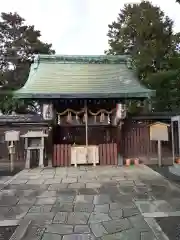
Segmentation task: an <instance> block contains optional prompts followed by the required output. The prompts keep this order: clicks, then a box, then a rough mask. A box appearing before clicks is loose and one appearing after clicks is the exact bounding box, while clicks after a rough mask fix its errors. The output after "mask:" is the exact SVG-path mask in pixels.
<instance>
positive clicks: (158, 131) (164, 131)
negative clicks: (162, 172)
mask: <svg viewBox="0 0 180 240" xmlns="http://www.w3.org/2000/svg"><path fill="white" fill-rule="evenodd" d="M169 126H170V125H169V124H166V123H162V122H155V123H153V124H151V125H150V140H151V141H157V143H158V165H159V167H160V166H162V146H161V142H162V141H169V136H168V127H169Z"/></svg>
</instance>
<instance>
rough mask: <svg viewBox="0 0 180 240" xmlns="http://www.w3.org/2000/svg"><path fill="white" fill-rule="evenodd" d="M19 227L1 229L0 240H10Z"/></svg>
mask: <svg viewBox="0 0 180 240" xmlns="http://www.w3.org/2000/svg"><path fill="white" fill-rule="evenodd" d="M16 228H17V226H5V227H4V226H3V227H0V240H9V239H10V238H11V236H12V235H13V233H14V232H15V230H16Z"/></svg>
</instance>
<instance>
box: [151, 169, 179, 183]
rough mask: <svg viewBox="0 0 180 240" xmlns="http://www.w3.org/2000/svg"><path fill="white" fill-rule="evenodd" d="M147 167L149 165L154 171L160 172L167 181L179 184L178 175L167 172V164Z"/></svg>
mask: <svg viewBox="0 0 180 240" xmlns="http://www.w3.org/2000/svg"><path fill="white" fill-rule="evenodd" d="M148 167H150V168H151V169H153V170H154V171H156V172H158V173H160V174H161V175H162V176H164V177H165V178H167V179H168V180H169V181H171V182H175V183H176V184H179V185H180V176H177V175H174V174H172V173H171V172H169V167H168V166H162V167H159V166H157V165H152V166H148Z"/></svg>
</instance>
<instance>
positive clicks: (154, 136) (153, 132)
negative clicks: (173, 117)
mask: <svg viewBox="0 0 180 240" xmlns="http://www.w3.org/2000/svg"><path fill="white" fill-rule="evenodd" d="M169 126H170V125H169V124H166V123H161V122H156V123H153V124H151V125H150V140H152V141H169V136H168V127H169Z"/></svg>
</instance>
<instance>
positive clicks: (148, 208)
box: [0, 165, 180, 240]
mask: <svg viewBox="0 0 180 240" xmlns="http://www.w3.org/2000/svg"><path fill="white" fill-rule="evenodd" d="M0 189H1V191H0V226H13V225H14V226H15V225H18V227H17V228H16V231H15V232H14V234H13V235H12V237H11V240H21V239H23V240H40V239H41V240H48V239H50V240H59V239H61V240H94V239H98V240H119V239H123V240H144V239H146V240H158V239H159V240H165V239H166V240H167V239H168V238H167V236H166V235H165V234H164V233H163V232H162V230H161V228H160V227H159V225H158V224H157V222H156V221H155V218H156V217H164V216H180V204H179V198H180V190H179V188H178V187H177V186H175V185H173V184H171V183H170V182H169V181H167V180H166V179H164V178H163V177H162V176H161V175H159V174H158V173H156V172H154V171H153V170H152V169H150V168H148V167H146V166H144V165H141V166H139V167H111V166H97V167H80V168H74V167H70V168H56V169H55V168H52V169H38V168H37V169H33V170H23V171H21V172H20V173H18V174H17V175H15V176H14V177H12V178H8V177H4V178H1V179H0Z"/></svg>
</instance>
